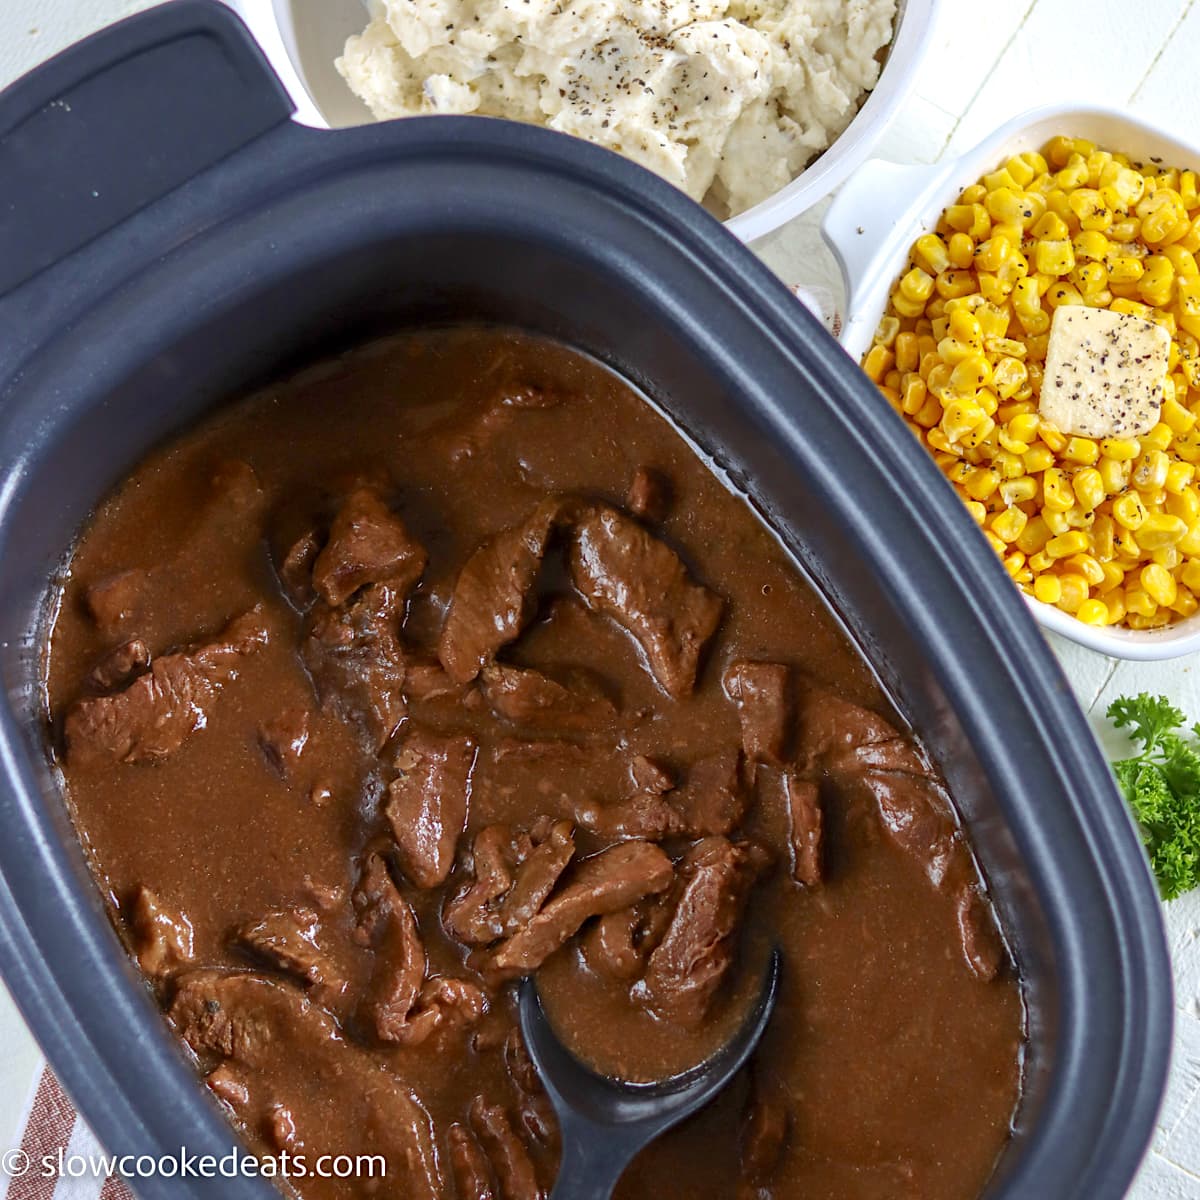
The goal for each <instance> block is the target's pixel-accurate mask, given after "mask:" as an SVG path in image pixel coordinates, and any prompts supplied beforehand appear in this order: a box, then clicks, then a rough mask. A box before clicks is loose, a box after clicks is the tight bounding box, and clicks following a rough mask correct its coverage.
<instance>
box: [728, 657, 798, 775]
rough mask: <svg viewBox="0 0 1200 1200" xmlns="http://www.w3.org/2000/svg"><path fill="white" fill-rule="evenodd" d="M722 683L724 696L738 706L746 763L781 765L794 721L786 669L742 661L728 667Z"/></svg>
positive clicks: (779, 666)
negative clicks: (788, 732) (789, 730)
mask: <svg viewBox="0 0 1200 1200" xmlns="http://www.w3.org/2000/svg"><path fill="white" fill-rule="evenodd" d="M723 683H724V685H725V694H726V695H727V696H728V697H729V698H730V699H731V700H732V701H733V702H734V704H735V705H736V706H737V711H738V718H739V720H740V721H741V724H742V749H743V750H744V751H745V753H746V758H747V760H748V761H749V762H751V763H755V762H768V763H774V764H776V765H778V764H779V763H781V762H782V761H783V757H784V753H785V750H786V742H787V728H788V723H789V720H790V717H791V712H790V709H791V705H790V703H789V696H788V669H787V667H785V666H783V665H782V664H781V663H770V662H748V661H745V660H742V661H739V662H735V663H733V664H732V665H731V666H730V667H729V669H728V670H727V671H726V672H725V675H724V679H723Z"/></svg>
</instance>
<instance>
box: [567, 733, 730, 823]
mask: <svg viewBox="0 0 1200 1200" xmlns="http://www.w3.org/2000/svg"><path fill="white" fill-rule="evenodd" d="M643 761H648V760H645V759H643ZM655 772H656V773H654V774H650V775H647V777H646V778H645V779H644V780H642V781H641V783H640V784H639V782H638V779H637V777H636V774H635V777H634V790H633V791H632V792H630V793H629V794H628V795H626V796H623V797H622V798H621V799H619V800H617V801H614V802H608V803H605V802H602V801H599V800H584V801H581V802H579V803H578V804H577V805H576V807H575V819H576V820H577V821H578V822H579V824H580V825H582V826H583V827H584V828H586V829H588V830H590V831H591V832H593V833H595V834H597V835H598V836H599V837H602V838H605V839H612V840H621V839H627V838H641V839H644V840H646V841H652V842H657V841H662V840H663V839H664V838H668V837H689V838H699V837H708V836H710V835H713V834H722V835H724V834H728V833H731V832H732V831H733V830H734V829H736V828H737V827H738V825H740V824H741V823H742V821H743V820H744V819H745V816H746V810H747V807H748V804H749V793H748V791H747V789H746V787H745V784H744V780H743V778H742V771H741V756H740V754H739V753H738V751H736V750H729V751H721V752H719V753H717V754H714V755H709V756H708V757H706V758H702V759H700V760H699V761H698V762H696V763H694V764H693V765H692V766H691V768H690V769H689V771H688V774H687V778H686V780H685V781H684V783H683V785H682V786H681V787H679V788H673V781H672V779H671V777H670V776H669V775H667V774H666V773H665V772H664V771H662V769H661V768H658V767H655Z"/></svg>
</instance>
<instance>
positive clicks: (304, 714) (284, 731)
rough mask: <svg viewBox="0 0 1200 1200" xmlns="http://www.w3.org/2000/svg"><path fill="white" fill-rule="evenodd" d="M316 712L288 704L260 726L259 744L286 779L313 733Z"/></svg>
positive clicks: (270, 761) (279, 773)
mask: <svg viewBox="0 0 1200 1200" xmlns="http://www.w3.org/2000/svg"><path fill="white" fill-rule="evenodd" d="M311 720H312V714H311V713H310V712H309V711H308V710H307V709H304V708H286V709H284V710H283V712H281V713H280V714H279V715H278V716H276V717H272V718H271V720H269V721H264V722H263V724H262V725H260V726H259V730H258V744H259V745H260V746H261V747H262V752H263V754H264V755H265V757H266V759H267V762H268V763H270V764H271V766H272V767H273V768H274V770H275V771H276V773H277V774H278V775H279V776H280V777H281V778H283V779H287V778H288V777H289V776H290V775H292V774H293V773H294V772H295V770H296V768H297V767H298V766H299V765H300V759H301V758H302V757H303V755H304V751H305V748H306V747H307V746H308V739H309V737H310V736H311V730H310V725H311Z"/></svg>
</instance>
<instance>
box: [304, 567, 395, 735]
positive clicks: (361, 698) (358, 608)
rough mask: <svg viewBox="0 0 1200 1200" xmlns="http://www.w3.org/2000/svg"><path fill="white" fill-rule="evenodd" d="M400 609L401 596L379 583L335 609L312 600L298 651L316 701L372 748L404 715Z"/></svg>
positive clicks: (386, 585)
mask: <svg viewBox="0 0 1200 1200" xmlns="http://www.w3.org/2000/svg"><path fill="white" fill-rule="evenodd" d="M403 607H404V597H403V594H402V593H399V592H397V591H395V590H394V589H393V588H392V587H391V586H390V585H388V584H382V583H380V584H374V585H372V586H370V587H368V588H366V589H364V590H363V591H362V592H361V593H360V594H359V595H358V596H356V597H355V598H354V599H353V600H352V601H351V602H350V603H349V604H346V605H343V606H341V607H339V608H331V607H330V606H329V605H327V604H325V603H324V602H323V601H321V602H318V603H317V605H316V606H315V607H314V609H313V611H312V613H311V614H310V616H309V620H308V623H307V628H306V633H305V636H304V641H303V643H302V647H301V653H302V655H303V658H304V663H305V665H306V666H307V667H308V671H309V674H310V675H311V676H312V680H313V685H314V687H315V688H316V692H317V696H318V697H319V699H320V701H321V703H322V704H323V705H326V706H329V707H331V708H333V709H334V710H335V711H336V712H338V713H340V714H341V715H342V716H343V717H345V718H347V719H348V720H351V721H354V722H355V723H357V724H358V725H359V726H361V728H362V729H363V730H364V732H365V733H366V734H367V736H368V737H369V738H370V740H371V742H372V744H373V745H374V747H375V749H376V750H380V749H382V748H383V746H384V745H386V743H387V741H388V739H389V738H391V736H392V734H394V733H395V732H396V729H397V727H398V726H399V724H400V722H401V720H402V719H403V718H404V715H405V712H406V711H407V706H406V705H405V702H404V678H405V668H406V655H405V651H404V647H403V646H402V645H401V642H400V633H399V619H400V613H401V612H402V611H403Z"/></svg>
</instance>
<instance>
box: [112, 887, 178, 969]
mask: <svg viewBox="0 0 1200 1200" xmlns="http://www.w3.org/2000/svg"><path fill="white" fill-rule="evenodd" d="M128 920H129V928H130V932H131V934H132V940H133V952H134V954H135V955H136V956H137V960H138V966H140V967H141V968H142V970H143V971H144V972H145V973H146V974H147V975H149V976H150V978H151V979H162V978H165V977H166V976H168V975H171V974H173V973H174V972H176V971H178V970H180V969H181V968H183V967H188V966H191V963H192V953H193V950H192V943H193V930H192V923H191V921H189V920H188V919H187V916H186V915H185V914H184V913H182V912H179V911H177V910H175V909H172V908H170V907H169V906H168V905H166V904H164V903H163V902H162V901H161V900H160V899H159V898H158V897H157V896H156V895H155V894H154V893H153V892H152V891H151V890H150V889H149V888H147V887H139V888H138V889H137V891H136V892H135V893H134V895H133V898H132V900H131V901H130V903H129V917H128Z"/></svg>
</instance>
